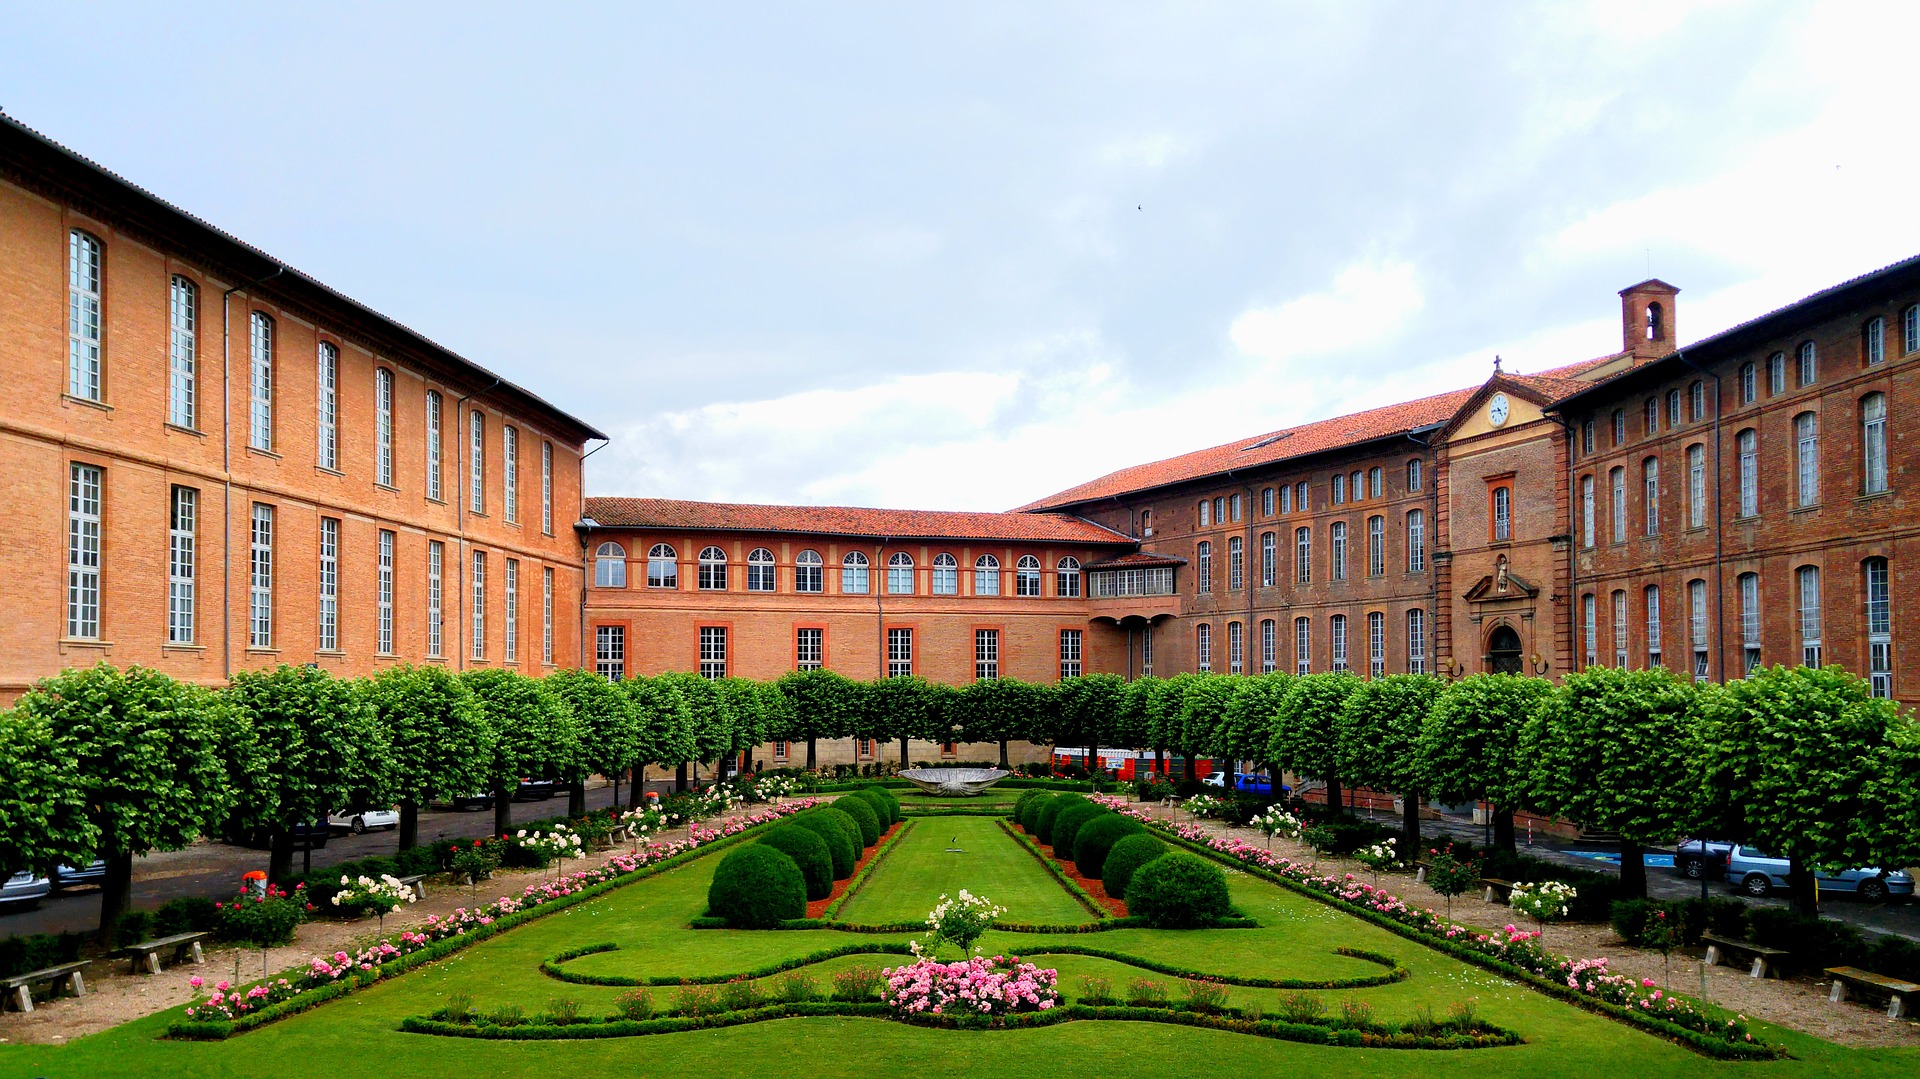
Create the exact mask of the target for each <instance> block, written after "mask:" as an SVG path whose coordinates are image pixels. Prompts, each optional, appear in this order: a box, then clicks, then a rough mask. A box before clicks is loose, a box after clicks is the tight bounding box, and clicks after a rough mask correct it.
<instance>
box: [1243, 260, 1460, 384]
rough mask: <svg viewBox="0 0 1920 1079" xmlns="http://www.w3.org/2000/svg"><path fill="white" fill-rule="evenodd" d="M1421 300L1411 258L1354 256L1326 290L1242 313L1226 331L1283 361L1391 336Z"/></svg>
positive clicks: (1253, 351) (1248, 347)
mask: <svg viewBox="0 0 1920 1079" xmlns="http://www.w3.org/2000/svg"><path fill="white" fill-rule="evenodd" d="M1424 305H1425V298H1424V297H1423V296H1422V295H1421V292H1420V283H1419V275H1418V274H1417V272H1416V271H1415V270H1414V267H1413V265H1412V264H1411V263H1407V262H1399V261H1392V260H1388V261H1377V262H1356V263H1353V264H1351V265H1348V266H1347V267H1345V268H1344V269H1342V270H1341V271H1340V272H1339V273H1338V274H1336V275H1335V276H1334V279H1333V285H1332V287H1330V288H1328V289H1326V290H1325V291H1322V292H1315V293H1309V294H1308V295H1305V296H1300V297H1296V298H1294V299H1291V300H1287V301H1285V302H1283V303H1280V304H1278V305H1275V306H1272V307H1258V308H1254V309H1252V310H1249V311H1247V312H1245V313H1243V314H1241V315H1240V316H1239V317H1238V318H1236V319H1234V320H1233V325H1232V326H1231V327H1230V328H1229V329H1228V331H1227V335H1228V336H1229V337H1230V338H1232V340H1233V343H1234V345H1235V346H1236V347H1237V348H1239V350H1240V351H1241V352H1242V353H1244V354H1246V355H1248V356H1252V357H1255V358H1257V359H1261V360H1265V361H1267V362H1268V363H1274V364H1281V363H1287V362H1289V361H1292V360H1298V359H1311V358H1315V357H1323V356H1331V355H1337V354H1339V353H1343V352H1351V351H1355V350H1357V349H1361V348H1365V347H1367V346H1370V345H1375V344H1379V343H1381V342H1385V341H1390V340H1392V339H1394V338H1395V337H1396V336H1398V335H1399V334H1400V333H1401V331H1402V330H1404V329H1405V327H1406V325H1407V322H1408V321H1409V320H1410V319H1412V317H1413V316H1414V315H1415V314H1417V313H1419V311H1420V309H1421V307H1423V306H1424Z"/></svg>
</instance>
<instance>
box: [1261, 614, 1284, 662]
mask: <svg viewBox="0 0 1920 1079" xmlns="http://www.w3.org/2000/svg"><path fill="white" fill-rule="evenodd" d="M1279 638H1280V627H1279V626H1278V625H1277V624H1275V622H1274V620H1273V619H1271V618H1263V619H1261V620H1260V673H1261V674H1272V673H1273V672H1274V670H1275V669H1277V668H1278V667H1279V666H1280V656H1279V651H1280V639H1279Z"/></svg>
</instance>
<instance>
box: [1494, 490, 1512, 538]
mask: <svg viewBox="0 0 1920 1079" xmlns="http://www.w3.org/2000/svg"><path fill="white" fill-rule="evenodd" d="M1511 539H1513V487H1512V485H1510V484H1505V483H1502V484H1500V485H1498V486H1496V487H1495V488H1494V489H1493V542H1495V543H1506V542H1507V541H1509V540H1511Z"/></svg>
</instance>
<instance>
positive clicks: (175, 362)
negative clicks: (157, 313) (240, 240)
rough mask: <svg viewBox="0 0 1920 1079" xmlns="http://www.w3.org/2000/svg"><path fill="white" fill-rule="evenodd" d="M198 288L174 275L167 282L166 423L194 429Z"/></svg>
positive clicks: (198, 309)
mask: <svg viewBox="0 0 1920 1079" xmlns="http://www.w3.org/2000/svg"><path fill="white" fill-rule="evenodd" d="M199 301H200V290H199V288H198V287H197V286H196V285H194V283H193V282H192V281H190V280H188V279H187V278H185V277H182V276H180V275H179V274H174V275H173V277H172V278H171V280H169V282H168V284H167V422H168V423H171V424H173V425H174V426H175V427H184V428H186V429H187V430H189V431H192V430H197V429H198V428H197V427H196V423H197V421H198V417H197V416H196V414H195V412H196V408H195V406H196V404H197V402H196V401H195V399H194V388H195V387H194V384H195V380H196V376H197V375H198V371H197V369H196V364H197V360H198V338H197V324H198V322H199V316H200V308H199Z"/></svg>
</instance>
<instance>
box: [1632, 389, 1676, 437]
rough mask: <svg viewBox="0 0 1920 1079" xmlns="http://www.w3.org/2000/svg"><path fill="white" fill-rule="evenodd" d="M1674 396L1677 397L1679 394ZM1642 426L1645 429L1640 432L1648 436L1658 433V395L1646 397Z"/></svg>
mask: <svg viewBox="0 0 1920 1079" xmlns="http://www.w3.org/2000/svg"><path fill="white" fill-rule="evenodd" d="M1674 396H1675V398H1676V399H1677V398H1678V396H1679V395H1678V394H1675V395H1674ZM1643 426H1644V427H1645V428H1646V430H1645V431H1643V432H1641V433H1642V434H1644V435H1645V436H1646V437H1648V438H1652V437H1653V436H1654V435H1657V434H1659V433H1660V399H1659V398H1658V397H1649V398H1647V407H1646V423H1645V424H1643Z"/></svg>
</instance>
